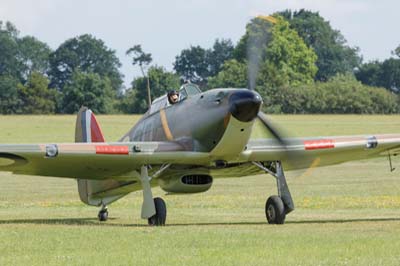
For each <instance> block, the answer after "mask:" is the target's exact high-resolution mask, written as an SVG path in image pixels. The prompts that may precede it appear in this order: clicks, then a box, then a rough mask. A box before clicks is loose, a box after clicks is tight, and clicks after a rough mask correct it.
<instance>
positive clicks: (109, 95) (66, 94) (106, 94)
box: [61, 70, 115, 114]
mask: <svg viewBox="0 0 400 266" xmlns="http://www.w3.org/2000/svg"><path fill="white" fill-rule="evenodd" d="M114 98H115V91H114V89H113V87H112V83H111V81H110V79H109V78H108V77H101V76H100V75H99V74H97V73H85V72H81V71H79V70H75V71H74V73H73V74H72V77H71V80H70V81H69V82H68V84H66V86H65V87H64V89H63V99H62V109H61V112H62V113H69V114H70V113H75V112H77V111H78V110H79V108H80V107H81V106H83V105H84V106H88V107H90V109H92V110H93V112H95V113H99V114H104V113H111V112H113V104H114Z"/></svg>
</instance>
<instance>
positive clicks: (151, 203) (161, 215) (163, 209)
mask: <svg viewBox="0 0 400 266" xmlns="http://www.w3.org/2000/svg"><path fill="white" fill-rule="evenodd" d="M150 180H151V178H150V177H149V175H148V171H147V166H142V168H141V172H140V181H141V183H142V188H143V204H142V218H143V219H147V221H148V224H149V225H154V226H161V225H165V220H166V219H167V206H166V205H165V202H164V200H163V199H162V198H154V199H153V193H152V192H151V185H150Z"/></svg>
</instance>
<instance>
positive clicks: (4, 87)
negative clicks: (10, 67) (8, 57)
mask: <svg viewBox="0 0 400 266" xmlns="http://www.w3.org/2000/svg"><path fill="white" fill-rule="evenodd" d="M17 85H18V79H16V78H15V77H13V76H11V75H0V113H1V114H13V113H17V112H18V111H19V107H20V106H21V101H20V100H19V99H18V91H17Z"/></svg>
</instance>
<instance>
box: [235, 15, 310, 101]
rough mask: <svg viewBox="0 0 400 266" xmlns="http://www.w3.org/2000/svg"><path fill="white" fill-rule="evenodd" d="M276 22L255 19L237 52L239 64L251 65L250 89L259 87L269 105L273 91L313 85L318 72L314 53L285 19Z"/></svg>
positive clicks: (249, 73)
mask: <svg viewBox="0 0 400 266" xmlns="http://www.w3.org/2000/svg"><path fill="white" fill-rule="evenodd" d="M274 21H275V22H274V24H272V23H271V22H270V21H268V20H265V19H263V18H261V17H257V18H254V19H252V20H251V21H250V23H248V24H247V26H246V33H245V35H244V36H243V37H242V38H241V39H240V41H239V43H238V45H237V46H236V48H235V52H234V54H235V57H236V58H237V60H238V61H239V62H243V63H246V64H247V67H248V82H249V87H250V88H254V87H256V89H257V90H258V91H259V92H260V93H261V95H262V96H263V97H264V100H265V101H267V95H268V94H270V92H271V90H277V89H278V88H279V87H282V86H293V85H297V84H301V83H310V82H312V81H313V79H314V76H315V73H316V71H317V68H316V66H315V61H316V59H317V57H316V55H315V53H314V51H313V50H312V49H311V48H309V47H307V46H306V45H305V43H304V41H303V40H302V39H301V38H300V37H299V35H298V34H297V32H296V31H295V30H293V29H291V28H290V27H289V23H288V22H287V21H285V20H284V19H282V18H281V17H274ZM268 91H270V92H268Z"/></svg>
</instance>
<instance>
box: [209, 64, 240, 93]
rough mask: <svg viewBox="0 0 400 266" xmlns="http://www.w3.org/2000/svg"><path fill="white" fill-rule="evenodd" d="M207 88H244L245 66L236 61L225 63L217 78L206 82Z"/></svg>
mask: <svg viewBox="0 0 400 266" xmlns="http://www.w3.org/2000/svg"><path fill="white" fill-rule="evenodd" d="M208 87H209V88H246V87H247V66H246V64H244V63H240V62H238V61H237V60H236V59H232V60H228V61H226V62H225V63H224V64H223V66H222V70H221V71H220V72H219V73H218V74H217V76H215V77H212V78H210V79H209V81H208Z"/></svg>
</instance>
